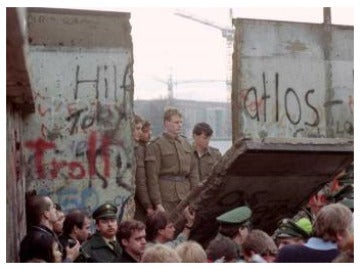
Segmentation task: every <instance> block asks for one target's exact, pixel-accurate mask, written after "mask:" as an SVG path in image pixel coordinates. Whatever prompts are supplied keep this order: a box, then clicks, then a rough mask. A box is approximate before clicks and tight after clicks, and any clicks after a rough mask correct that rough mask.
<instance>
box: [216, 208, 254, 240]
mask: <svg viewBox="0 0 360 270" xmlns="http://www.w3.org/2000/svg"><path fill="white" fill-rule="evenodd" d="M251 215H252V212H251V209H250V208H249V207H247V206H241V207H237V208H235V209H232V210H230V211H228V212H225V213H224V214H222V215H220V216H218V217H217V218H216V220H217V221H218V223H219V225H220V226H219V230H218V231H219V233H221V234H222V235H224V236H227V237H229V238H231V239H232V240H234V241H235V242H236V243H237V244H239V245H241V244H242V243H243V242H244V241H245V238H246V237H247V235H248V234H249V232H250V230H251V222H250V218H251Z"/></svg>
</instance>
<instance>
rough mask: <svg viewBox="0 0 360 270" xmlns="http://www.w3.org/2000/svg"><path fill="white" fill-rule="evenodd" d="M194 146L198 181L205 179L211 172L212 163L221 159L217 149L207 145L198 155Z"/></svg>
mask: <svg viewBox="0 0 360 270" xmlns="http://www.w3.org/2000/svg"><path fill="white" fill-rule="evenodd" d="M193 148H194V156H195V159H196V161H197V163H198V169H199V175H200V181H204V180H205V179H207V178H208V177H209V176H210V175H211V172H212V169H213V167H214V165H215V164H216V163H217V162H218V161H219V160H220V159H221V153H220V151H219V149H217V148H214V147H211V146H209V147H208V149H207V151H206V152H205V153H204V154H203V155H202V156H201V157H200V156H199V155H198V153H197V151H196V150H195V146H193Z"/></svg>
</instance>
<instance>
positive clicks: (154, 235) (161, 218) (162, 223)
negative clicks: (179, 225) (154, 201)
mask: <svg viewBox="0 0 360 270" xmlns="http://www.w3.org/2000/svg"><path fill="white" fill-rule="evenodd" d="M174 234H175V227H174V224H173V223H172V222H171V221H170V220H169V218H168V216H167V215H166V213H164V212H162V211H158V212H155V213H154V214H153V215H151V216H149V217H147V219H146V236H147V240H148V241H149V242H160V243H165V242H167V241H171V240H173V239H174Z"/></svg>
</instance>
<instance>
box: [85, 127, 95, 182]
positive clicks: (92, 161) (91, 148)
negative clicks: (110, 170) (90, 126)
mask: <svg viewBox="0 0 360 270" xmlns="http://www.w3.org/2000/svg"><path fill="white" fill-rule="evenodd" d="M88 147H89V149H88V156H87V158H88V162H89V176H90V177H92V176H94V175H95V159H96V133H95V132H91V134H90V137H89V142H88Z"/></svg>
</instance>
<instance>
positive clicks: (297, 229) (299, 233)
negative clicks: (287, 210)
mask: <svg viewBox="0 0 360 270" xmlns="http://www.w3.org/2000/svg"><path fill="white" fill-rule="evenodd" d="M311 234H312V224H311V221H310V220H309V219H308V218H305V217H304V218H300V219H299V220H298V221H296V222H295V221H292V220H290V219H287V218H284V219H282V220H281V222H280V225H279V227H278V228H277V229H276V230H275V232H274V235H273V236H274V239H275V242H276V245H277V246H278V248H279V249H281V248H282V247H284V246H286V245H294V244H296V245H302V244H304V243H305V242H306V241H307V239H308V238H309V237H310V236H311Z"/></svg>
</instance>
